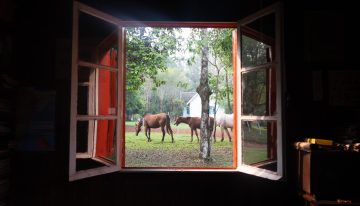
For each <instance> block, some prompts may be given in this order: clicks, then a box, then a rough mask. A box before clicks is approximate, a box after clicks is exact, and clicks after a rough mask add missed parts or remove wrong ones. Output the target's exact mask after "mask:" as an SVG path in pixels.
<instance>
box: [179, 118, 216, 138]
mask: <svg viewBox="0 0 360 206" xmlns="http://www.w3.org/2000/svg"><path fill="white" fill-rule="evenodd" d="M209 118H210V130H211V131H210V134H211V133H212V129H213V126H214V118H213V117H209ZM180 123H185V124H187V125H189V127H190V129H191V141H193V134H194V131H195V135H196V137H197V140H198V142H199V136H198V133H197V129H200V124H201V118H200V117H182V116H179V117H177V118H176V120H175V125H176V126H178V125H179V124H180Z"/></svg>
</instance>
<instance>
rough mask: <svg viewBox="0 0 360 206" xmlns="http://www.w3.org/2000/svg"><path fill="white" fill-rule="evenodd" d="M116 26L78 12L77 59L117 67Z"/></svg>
mask: <svg viewBox="0 0 360 206" xmlns="http://www.w3.org/2000/svg"><path fill="white" fill-rule="evenodd" d="M117 43H118V37H117V26H116V25H114V24H111V23H108V22H106V21H103V20H101V19H99V18H96V17H94V16H90V15H88V14H85V13H82V12H80V16H79V60H82V61H87V62H91V63H95V64H101V65H105V66H112V67H117Z"/></svg>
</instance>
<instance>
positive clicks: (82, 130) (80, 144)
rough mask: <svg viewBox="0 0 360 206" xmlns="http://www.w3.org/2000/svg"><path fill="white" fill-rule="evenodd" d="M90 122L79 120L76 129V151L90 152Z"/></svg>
mask: <svg viewBox="0 0 360 206" xmlns="http://www.w3.org/2000/svg"><path fill="white" fill-rule="evenodd" d="M89 125H90V124H89V122H88V121H81V122H77V130H76V153H87V152H88V138H89Z"/></svg>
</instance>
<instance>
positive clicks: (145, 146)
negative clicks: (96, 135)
mask: <svg viewBox="0 0 360 206" xmlns="http://www.w3.org/2000/svg"><path fill="white" fill-rule="evenodd" d="M151 139H152V141H151V142H147V139H146V137H145V134H144V133H143V132H142V133H140V134H139V136H135V134H134V133H133V132H128V133H126V144H125V152H126V160H125V166H126V167H200V168H229V167H232V164H233V155H232V154H233V152H232V143H230V142H228V141H224V142H217V143H215V144H212V153H211V156H212V161H211V162H209V163H206V162H204V161H202V160H201V159H200V158H199V143H198V142H197V140H196V137H195V138H194V141H193V142H190V136H189V135H184V134H179V135H176V134H175V135H174V140H175V143H171V137H170V136H169V135H168V134H166V135H165V139H164V143H162V142H161V133H155V132H153V133H152V134H151Z"/></svg>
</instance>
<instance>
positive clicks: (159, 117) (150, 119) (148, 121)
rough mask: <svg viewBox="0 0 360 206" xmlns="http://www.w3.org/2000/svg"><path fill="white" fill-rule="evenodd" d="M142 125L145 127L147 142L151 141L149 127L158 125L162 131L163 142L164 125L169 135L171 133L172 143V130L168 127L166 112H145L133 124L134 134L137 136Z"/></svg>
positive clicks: (168, 121)
mask: <svg viewBox="0 0 360 206" xmlns="http://www.w3.org/2000/svg"><path fill="white" fill-rule="evenodd" d="M142 126H144V128H145V135H146V137H147V141H148V142H151V138H150V129H151V128H159V127H161V131H162V139H161V142H164V136H165V129H164V128H165V127H166V131H167V133H168V134H169V135H171V140H172V143H174V137H173V131H172V129H171V127H170V117H169V115H167V114H166V113H159V114H145V115H144V117H143V118H141V119H139V121H138V122H137V123H136V124H135V132H136V136H138V134H139V132H140V130H141V127H142Z"/></svg>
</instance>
